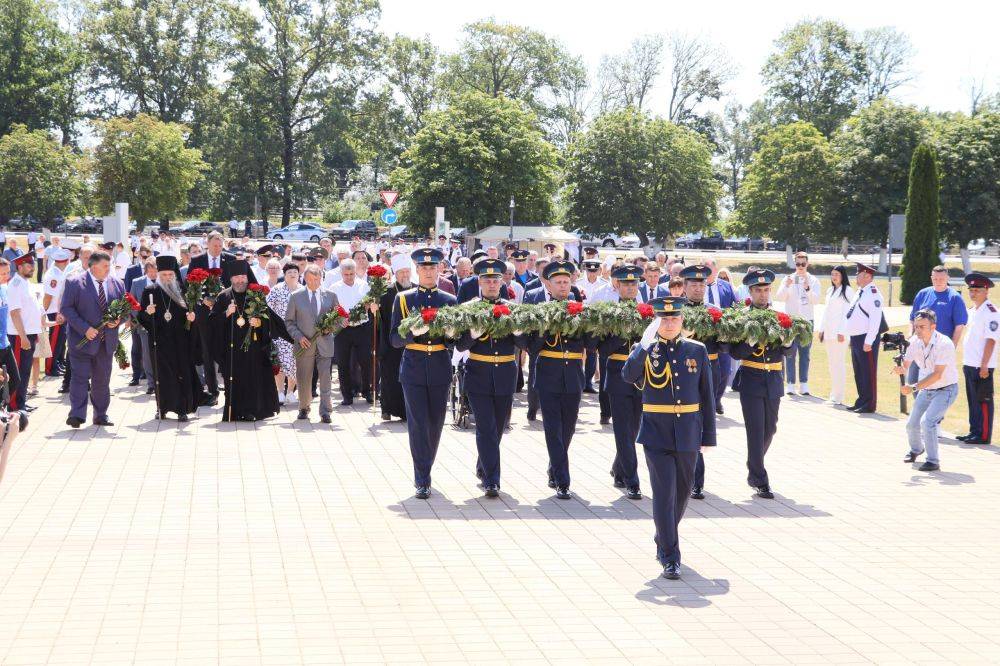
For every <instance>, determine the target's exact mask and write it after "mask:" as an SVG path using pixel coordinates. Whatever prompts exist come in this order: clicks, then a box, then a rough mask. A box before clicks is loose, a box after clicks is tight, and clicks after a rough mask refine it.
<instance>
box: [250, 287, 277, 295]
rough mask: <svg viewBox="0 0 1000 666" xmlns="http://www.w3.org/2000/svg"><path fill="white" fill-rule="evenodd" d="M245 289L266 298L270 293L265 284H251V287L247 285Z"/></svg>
mask: <svg viewBox="0 0 1000 666" xmlns="http://www.w3.org/2000/svg"><path fill="white" fill-rule="evenodd" d="M247 289H249V290H250V291H256V292H259V293H261V294H264V295H265V296H267V295H268V294H270V293H271V288H270V287H268V286H267V285H266V284H251V285H247Z"/></svg>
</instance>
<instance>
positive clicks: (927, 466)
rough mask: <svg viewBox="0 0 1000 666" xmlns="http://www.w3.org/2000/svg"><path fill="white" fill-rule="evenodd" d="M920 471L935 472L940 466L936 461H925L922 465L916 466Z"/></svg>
mask: <svg viewBox="0 0 1000 666" xmlns="http://www.w3.org/2000/svg"><path fill="white" fill-rule="evenodd" d="M917 469H919V470H920V471H921V472H936V471H938V470H939V469H941V466H940V465H938V464H937V463H932V462H925V463H924V464H923V465H921V466H920V467H918V468H917Z"/></svg>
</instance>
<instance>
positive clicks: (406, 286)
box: [397, 280, 413, 289]
mask: <svg viewBox="0 0 1000 666" xmlns="http://www.w3.org/2000/svg"><path fill="white" fill-rule="evenodd" d="M397 282H399V286H400V287H402V288H403V289H409V288H410V287H412V286H413V283H411V282H410V281H409V280H397Z"/></svg>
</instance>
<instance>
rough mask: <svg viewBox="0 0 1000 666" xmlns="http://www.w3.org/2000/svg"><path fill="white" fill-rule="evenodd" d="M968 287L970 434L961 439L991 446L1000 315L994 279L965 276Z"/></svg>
mask: <svg viewBox="0 0 1000 666" xmlns="http://www.w3.org/2000/svg"><path fill="white" fill-rule="evenodd" d="M965 283H966V284H967V285H969V298H970V299H971V300H972V307H971V308H969V322H968V324H967V325H966V331H968V333H967V335H966V336H965V347H964V348H963V351H962V374H963V375H964V376H965V397H966V399H967V401H968V403H969V434H968V435H961V436H959V437H958V439H960V440H962V441H963V442H966V443H968V444H989V443H990V441H991V440H992V437H993V370H994V369H995V368H996V367H997V347H998V346H1000V344H998V342H997V341H998V340H1000V312H997V308H996V306H995V305H993V303H990V301H989V298H988V296H989V289H990V287H992V286H993V280H991V279H990V278H988V277H986V276H985V275H983V274H981V273H969V274H968V275H966V276H965Z"/></svg>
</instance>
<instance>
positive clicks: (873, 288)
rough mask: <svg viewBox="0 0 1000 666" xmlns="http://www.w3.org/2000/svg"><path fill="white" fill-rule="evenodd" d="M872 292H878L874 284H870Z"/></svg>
mask: <svg viewBox="0 0 1000 666" xmlns="http://www.w3.org/2000/svg"><path fill="white" fill-rule="evenodd" d="M872 293H873V294H877V293H878V289H876V288H875V285H872Z"/></svg>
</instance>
